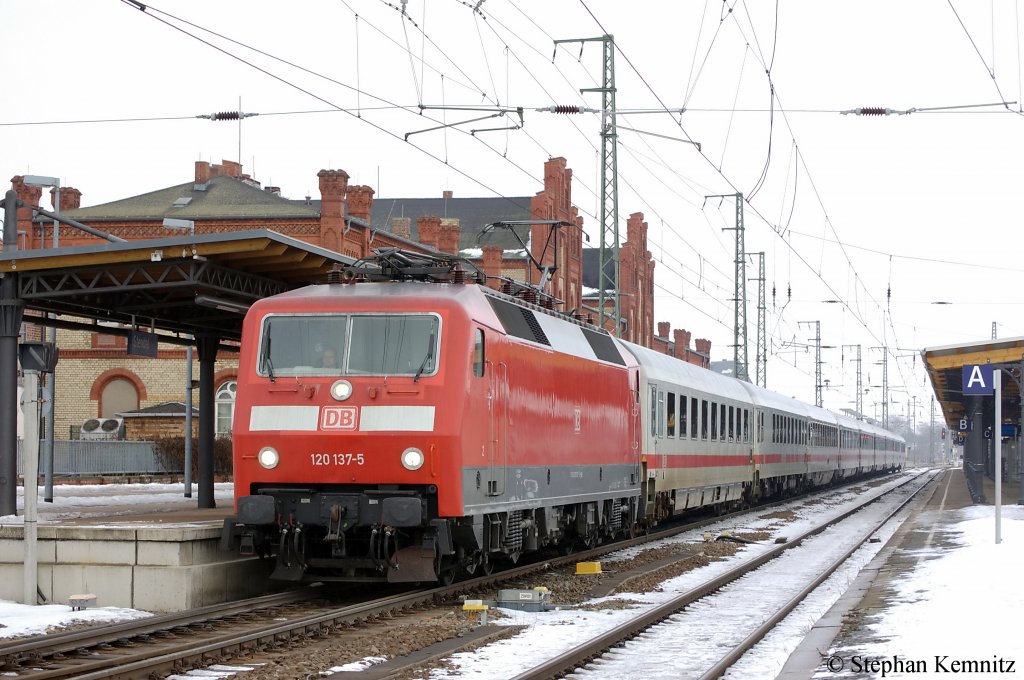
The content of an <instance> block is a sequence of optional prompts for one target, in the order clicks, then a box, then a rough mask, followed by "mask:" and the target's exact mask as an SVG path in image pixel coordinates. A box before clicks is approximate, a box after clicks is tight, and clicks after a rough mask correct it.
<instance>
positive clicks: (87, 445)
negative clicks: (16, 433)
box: [18, 439, 181, 477]
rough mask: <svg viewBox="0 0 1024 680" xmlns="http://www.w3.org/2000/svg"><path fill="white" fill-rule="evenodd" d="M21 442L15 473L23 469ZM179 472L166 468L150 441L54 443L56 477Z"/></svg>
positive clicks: (54, 470)
mask: <svg viewBox="0 0 1024 680" xmlns="http://www.w3.org/2000/svg"><path fill="white" fill-rule="evenodd" d="M23 470H24V468H23V467H22V442H21V441H20V440H19V441H18V474H21V473H22V472H23ZM175 472H176V473H181V470H166V469H164V465H163V464H162V463H161V461H160V459H159V458H158V457H157V455H156V452H155V450H154V447H153V442H135V441H84V440H80V439H72V440H67V439H58V440H56V441H55V442H54V443H53V474H54V476H55V477H59V476H71V477H81V476H90V475H125V474H127V475H134V474H168V473H175Z"/></svg>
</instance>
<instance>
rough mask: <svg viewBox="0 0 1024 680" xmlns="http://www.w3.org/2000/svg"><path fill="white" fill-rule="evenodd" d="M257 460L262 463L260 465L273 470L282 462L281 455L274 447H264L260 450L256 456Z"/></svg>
mask: <svg viewBox="0 0 1024 680" xmlns="http://www.w3.org/2000/svg"><path fill="white" fill-rule="evenodd" d="M256 459H257V460H259V461H260V465H262V466H263V467H265V468H267V469H268V470H273V469H274V468H276V467H277V464H278V463H279V462H281V455H280V454H279V453H278V452H277V449H275V448H274V447H272V446H264V447H263V448H262V449H260V452H259V453H258V454H256Z"/></svg>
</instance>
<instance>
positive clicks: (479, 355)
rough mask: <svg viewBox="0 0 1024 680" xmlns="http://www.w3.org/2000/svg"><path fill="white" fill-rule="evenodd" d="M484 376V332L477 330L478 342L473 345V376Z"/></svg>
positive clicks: (480, 329)
mask: <svg viewBox="0 0 1024 680" xmlns="http://www.w3.org/2000/svg"><path fill="white" fill-rule="evenodd" d="M483 374H484V331H483V329H482V328H477V329H476V342H474V343H473V375H475V376H476V377H478V378H479V377H480V376H482V375H483Z"/></svg>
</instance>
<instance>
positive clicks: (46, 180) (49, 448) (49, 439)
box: [22, 175, 60, 503]
mask: <svg viewBox="0 0 1024 680" xmlns="http://www.w3.org/2000/svg"><path fill="white" fill-rule="evenodd" d="M22 181H23V182H24V183H25V184H27V185H28V186H32V187H52V188H53V189H54V193H53V212H55V213H60V178H59V177H48V176H46V175H24V176H23V177H22ZM39 242H40V245H42V246H43V247H44V248H45V247H46V230H45V229H44V230H43V234H42V237H41V238H40V239H39ZM53 247H54V249H57V248H59V247H60V222H58V221H57V220H54V221H53ZM47 317H49V318H52V316H51V315H49V314H48V315H47ZM47 342H51V343H53V346H54V347H56V346H57V328H56V326H50V328H48V329H47ZM42 377H43V381H44V382H43V384H44V387H43V403H42V407H43V419H44V422H45V423H46V431H45V432H44V433H43V440H42V456H41V457H42V461H43V485H44V487H43V500H44V501H46V502H47V503H52V502H53V439H54V422H53V421H54V416H55V414H56V410H55V409H54V404H53V399H54V394H55V392H56V384H55V383H56V382H57V371H56V368H55V369H54V370H53V372H51V373H49V374H44V375H43V376H42Z"/></svg>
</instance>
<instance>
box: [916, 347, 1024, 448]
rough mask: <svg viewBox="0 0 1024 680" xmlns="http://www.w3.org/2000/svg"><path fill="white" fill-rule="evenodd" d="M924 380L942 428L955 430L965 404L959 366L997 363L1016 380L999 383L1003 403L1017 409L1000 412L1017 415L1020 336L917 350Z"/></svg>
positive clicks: (1023, 363) (1022, 353) (1023, 360)
mask: <svg viewBox="0 0 1024 680" xmlns="http://www.w3.org/2000/svg"><path fill="white" fill-rule="evenodd" d="M921 357H922V358H923V359H924V363H925V367H926V368H927V369H928V377H929V379H930V380H931V382H932V388H933V389H934V390H935V398H936V399H938V400H939V403H940V405H941V406H942V416H943V418H944V419H945V421H946V425H947V426H948V427H950V428H951V429H956V426H957V423H959V421H960V419H961V418H963V417H964V415H965V410H966V401H965V399H964V396H963V367H964V366H971V365H974V364H998V365H1000V366H1002V367H1004V368H1006V369H1009V370H1012V371H1014V375H1015V376H1017V379H1013V378H1011V377H1009V376H1007V377H1005V378H1004V379H1003V381H1002V385H1003V390H1002V391H1003V401H1004V402H1007V403H1009V404H1013V405H1015V406H1016V407H1017V408H1013V409H1009V410H1008V409H1006V408H1005V407H1004V410H1003V413H1004V414H1007V415H1013V414H1014V413H1016V412H1019V410H1020V409H1019V406H1020V388H1019V387H1018V383H1017V380H1019V379H1020V375H1021V373H1020V371H1021V368H1022V367H1024V337H1018V338H1005V339H1000V340H982V341H979V342H971V343H966V344H960V345H944V346H942V347H930V348H925V349H923V350H921Z"/></svg>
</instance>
